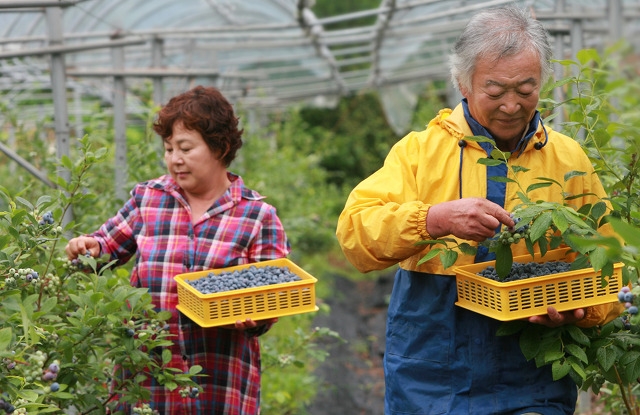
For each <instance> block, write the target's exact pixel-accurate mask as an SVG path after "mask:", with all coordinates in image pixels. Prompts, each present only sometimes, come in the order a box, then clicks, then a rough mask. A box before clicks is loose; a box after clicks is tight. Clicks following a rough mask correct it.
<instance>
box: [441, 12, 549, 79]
mask: <svg viewBox="0 0 640 415" xmlns="http://www.w3.org/2000/svg"><path fill="white" fill-rule="evenodd" d="M525 50H533V51H535V52H536V53H537V55H538V57H539V58H540V68H541V73H540V78H541V82H542V83H543V84H544V83H545V82H546V81H547V80H548V79H549V77H550V76H551V73H552V66H551V59H552V57H553V52H552V50H551V46H550V45H549V39H548V38H547V31H546V30H545V28H544V27H543V26H542V23H540V22H539V21H538V20H536V19H535V18H533V17H532V16H531V15H530V14H529V12H528V11H526V10H525V9H521V8H518V7H516V6H505V7H499V8H494V9H487V10H484V11H481V12H480V13H478V14H476V15H474V16H473V17H472V18H471V20H469V22H468V23H467V26H466V27H465V29H464V30H463V31H462V34H461V35H460V37H459V38H458V41H457V42H456V44H455V46H454V47H453V53H452V54H451V56H450V58H449V64H450V69H451V81H452V82H453V85H454V87H456V88H465V89H467V90H468V91H471V90H472V89H471V77H472V76H473V73H474V71H475V69H476V62H477V60H478V58H489V59H496V60H497V59H500V58H502V57H505V56H513V55H517V54H519V53H520V52H522V51H525Z"/></svg>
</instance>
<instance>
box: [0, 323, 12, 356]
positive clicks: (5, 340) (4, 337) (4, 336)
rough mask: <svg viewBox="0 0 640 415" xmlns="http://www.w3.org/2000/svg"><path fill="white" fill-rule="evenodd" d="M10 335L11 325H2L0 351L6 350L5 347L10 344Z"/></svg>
mask: <svg viewBox="0 0 640 415" xmlns="http://www.w3.org/2000/svg"><path fill="white" fill-rule="evenodd" d="M12 336H13V332H12V330H11V326H9V327H4V328H3V329H1V330H0V351H2V350H7V348H8V347H9V345H10V344H11V338H12Z"/></svg>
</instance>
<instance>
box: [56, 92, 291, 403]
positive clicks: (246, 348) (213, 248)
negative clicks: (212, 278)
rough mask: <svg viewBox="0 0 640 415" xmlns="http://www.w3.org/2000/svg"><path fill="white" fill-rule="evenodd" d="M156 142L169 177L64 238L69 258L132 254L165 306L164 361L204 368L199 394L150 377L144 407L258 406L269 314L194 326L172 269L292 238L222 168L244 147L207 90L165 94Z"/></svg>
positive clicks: (122, 259) (266, 254) (268, 255)
mask: <svg viewBox="0 0 640 415" xmlns="http://www.w3.org/2000/svg"><path fill="white" fill-rule="evenodd" d="M153 128H154V130H155V131H156V133H158V134H159V135H160V137H161V138H162V141H163V144H164V156H165V162H166V165H167V168H168V171H169V174H168V175H164V176H161V177H159V178H156V179H153V180H149V181H147V182H144V183H139V184H138V185H136V186H135V187H134V189H133V190H132V192H131V198H130V199H129V200H128V201H127V202H126V203H125V205H124V206H123V207H122V208H121V209H120V210H119V211H118V213H117V214H116V215H115V216H113V217H112V218H111V219H109V220H108V221H107V222H105V223H104V224H103V225H102V226H101V227H100V229H98V230H97V231H96V232H94V233H92V234H90V235H85V236H80V237H77V238H74V239H72V240H70V241H69V243H68V245H67V247H66V253H67V256H68V257H69V259H74V258H77V256H78V255H83V254H85V253H86V252H89V253H91V255H92V256H94V257H98V256H101V255H105V254H107V255H109V256H111V257H112V258H114V259H117V261H118V262H117V264H118V265H122V264H124V263H126V262H127V261H128V260H129V259H130V258H131V257H134V256H135V265H134V267H133V269H132V272H131V284H132V285H134V286H137V287H144V288H148V289H149V292H150V293H151V295H152V297H153V302H154V304H155V306H156V307H157V308H158V309H160V310H169V311H171V312H172V314H173V316H172V318H171V320H170V322H169V325H170V331H171V334H172V335H174V336H173V337H172V339H173V341H174V345H173V346H172V347H171V352H172V360H171V363H170V365H171V366H172V367H176V368H180V369H181V370H184V371H185V372H186V371H187V370H188V368H189V367H191V366H193V365H200V366H202V367H203V372H202V374H204V375H206V376H204V377H198V378H197V379H196V381H197V382H199V383H200V388H199V390H200V393H199V395H198V396H197V397H195V398H192V397H182V396H181V395H180V393H179V391H178V390H175V391H173V392H171V391H169V390H168V389H165V388H164V387H163V386H161V385H159V384H158V383H157V382H156V381H155V380H153V379H151V380H150V381H149V382H148V383H149V384H148V387H149V388H150V390H151V392H152V398H151V402H150V406H151V408H152V409H155V410H157V411H158V412H159V413H160V414H167V415H168V414H185V415H188V414H192V415H196V414H229V415H232V414H238V415H240V414H242V415H254V414H258V413H259V406H260V403H259V396H260V349H259V344H258V339H257V337H258V336H259V335H261V334H263V333H264V332H266V331H267V330H268V329H269V328H270V327H271V325H272V324H273V322H274V321H275V320H269V321H261V322H255V321H252V320H250V319H247V320H246V321H238V322H236V324H235V325H234V326H233V327H223V328H201V327H199V326H198V325H197V324H195V323H194V322H192V321H191V320H190V319H189V318H187V317H186V316H185V315H183V314H181V313H180V312H178V311H177V310H176V304H177V302H178V294H177V289H176V282H175V280H174V279H173V277H174V276H175V275H177V274H181V273H185V272H196V271H202V270H206V269H213V268H224V267H229V266H234V265H241V264H247V263H253V262H259V261H264V260H269V259H277V258H283V257H286V256H287V254H288V253H289V250H290V246H289V242H288V240H287V237H286V234H285V231H284V229H283V226H282V223H281V222H280V219H279V218H278V216H277V215H276V210H275V208H274V207H273V206H271V205H269V204H267V203H265V202H264V201H263V199H264V197H263V196H261V195H260V194H258V193H257V192H255V191H253V190H250V189H248V188H246V187H245V186H244V184H243V181H242V178H240V177H239V176H237V175H235V174H233V173H231V172H230V171H228V170H227V168H228V167H229V165H230V164H231V162H232V161H233V160H234V158H235V156H236V152H237V150H238V149H239V148H240V147H241V146H242V139H241V136H242V132H243V130H239V129H238V118H237V117H236V116H235V114H234V112H233V108H232V106H231V105H230V104H229V102H228V101H227V100H226V99H225V98H224V96H223V95H222V94H221V93H220V92H219V91H218V90H217V89H215V88H205V87H202V86H198V87H196V88H194V89H192V90H190V91H188V92H185V93H183V94H180V95H178V96H176V97H174V98H172V99H171V100H170V101H169V102H168V103H167V105H166V106H164V107H163V108H162V109H161V110H160V112H159V114H158V118H157V120H156V122H155V123H154V126H153Z"/></svg>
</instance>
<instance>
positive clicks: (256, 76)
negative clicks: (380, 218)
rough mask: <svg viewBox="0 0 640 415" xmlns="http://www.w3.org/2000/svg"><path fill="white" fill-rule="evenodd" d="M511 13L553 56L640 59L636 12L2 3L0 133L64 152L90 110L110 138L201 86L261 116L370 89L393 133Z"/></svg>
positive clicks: (93, 0) (597, 1) (586, 7)
mask: <svg viewBox="0 0 640 415" xmlns="http://www.w3.org/2000/svg"><path fill="white" fill-rule="evenodd" d="M506 3H517V4H519V5H521V6H523V7H528V8H530V9H531V10H532V12H533V13H534V14H535V16H536V17H537V18H538V19H540V20H541V21H542V22H543V24H544V25H545V26H546V27H547V28H548V30H549V35H550V39H551V41H552V43H553V47H554V51H555V52H554V53H555V55H556V58H559V59H560V58H562V59H569V58H572V57H574V56H575V53H576V51H577V50H580V49H582V48H588V47H595V48H602V47H604V46H605V45H607V44H610V43H613V42H615V41H616V40H617V39H620V38H625V39H628V40H629V42H630V43H631V44H632V46H634V47H636V49H637V42H638V41H639V39H640V36H639V32H640V0H531V1H515V2H512V1H507V0H491V1H463V0H381V1H380V3H379V5H378V7H377V8H374V9H370V10H360V11H356V12H351V13H347V14H342V15H336V16H329V17H318V16H317V15H316V14H315V13H314V1H312V0H180V1H175V0H0V93H1V94H2V99H1V100H0V103H2V107H0V108H1V110H2V113H0V124H1V125H3V126H5V125H6V124H7V123H8V122H9V121H10V118H12V117H18V118H19V122H22V123H29V122H34V123H37V122H40V123H42V122H50V123H52V124H55V125H54V127H55V131H56V136H57V139H58V142H59V144H60V143H62V144H60V145H59V147H58V151H59V152H62V153H63V154H64V152H65V148H64V142H65V140H66V139H67V138H68V136H69V135H70V134H75V135H78V136H79V135H81V134H82V129H83V126H82V118H83V115H86V112H87V111H91V110H92V109H91V108H92V106H91V105H87V103H89V102H92V101H96V102H100V103H101V108H104V110H105V111H112V112H113V116H114V123H115V124H116V126H115V132H116V137H115V139H116V140H118V134H124V132H123V131H124V130H123V128H124V127H123V126H122V125H124V124H125V123H127V122H131V121H130V118H131V115H132V114H136V113H137V112H138V111H139V110H140V106H141V105H140V103H139V102H137V101H136V99H137V98H136V96H137V95H136V94H131V93H128V92H129V91H131V90H132V89H138V90H140V89H141V88H148V89H150V90H152V91H153V92H152V94H153V100H154V102H156V103H157V104H162V103H163V102H164V101H165V100H166V99H168V98H169V97H171V96H173V95H175V94H177V93H179V92H182V91H184V90H186V89H187V88H189V87H191V86H194V85H196V84H207V85H213V86H216V87H218V88H220V89H221V90H222V92H223V93H224V94H225V96H227V98H229V100H230V101H231V102H232V103H234V105H237V106H242V107H243V108H245V109H248V110H251V111H255V112H257V113H261V112H269V111H274V110H278V109H282V108H286V107H287V106H290V105H298V104H300V105H322V106H331V105H335V103H336V102H337V100H338V99H339V98H340V97H341V96H345V95H349V94H354V93H358V92H360V91H366V90H377V91H378V92H379V93H380V96H381V97H382V101H383V107H384V109H385V113H386V116H387V119H388V120H389V122H390V124H391V125H392V126H393V127H394V128H395V129H396V130H397V131H398V132H401V131H403V130H405V129H406V128H407V125H408V122H409V118H408V117H409V116H410V114H411V110H412V109H413V106H414V105H415V103H416V100H417V95H418V94H420V93H422V92H423V91H424V89H425V88H424V87H425V85H426V84H427V83H429V82H431V81H437V80H443V81H447V80H448V79H449V73H448V65H447V63H448V53H449V51H450V49H451V46H452V43H453V42H454V41H455V39H456V37H457V36H458V34H459V32H460V31H461V29H462V27H463V26H464V24H465V23H466V21H467V20H468V18H469V17H470V16H471V15H472V14H473V13H475V12H477V11H478V10H481V9H483V8H488V7H493V6H499V5H502V4H506ZM634 42H635V43H636V44H634ZM447 84H450V82H447ZM441 93H443V94H447V96H448V97H450V99H451V100H452V102H455V101H457V100H458V99H459V97H458V96H456V93H455V91H453V89H452V88H449V89H448V90H445V91H441ZM453 100H455V101H453ZM12 114H13V115H12ZM128 118H129V119H128ZM47 120H49V121H47ZM51 120H52V121H51ZM118 125H121V126H120V127H118ZM0 144H2V143H1V142H0ZM0 150H2V151H5V150H7V151H5V153H7V152H8V151H9V150H8V149H6V146H5V145H4V144H2V148H0ZM0 157H2V155H1V154H0Z"/></svg>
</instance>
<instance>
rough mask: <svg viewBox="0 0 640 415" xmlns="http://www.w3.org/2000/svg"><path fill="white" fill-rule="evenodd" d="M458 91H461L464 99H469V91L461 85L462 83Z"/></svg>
mask: <svg viewBox="0 0 640 415" xmlns="http://www.w3.org/2000/svg"><path fill="white" fill-rule="evenodd" d="M458 91H460V94H462V96H463V97H465V98H468V96H469V90H468V89H467V88H465V87H463V86H462V85H460V83H458Z"/></svg>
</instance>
